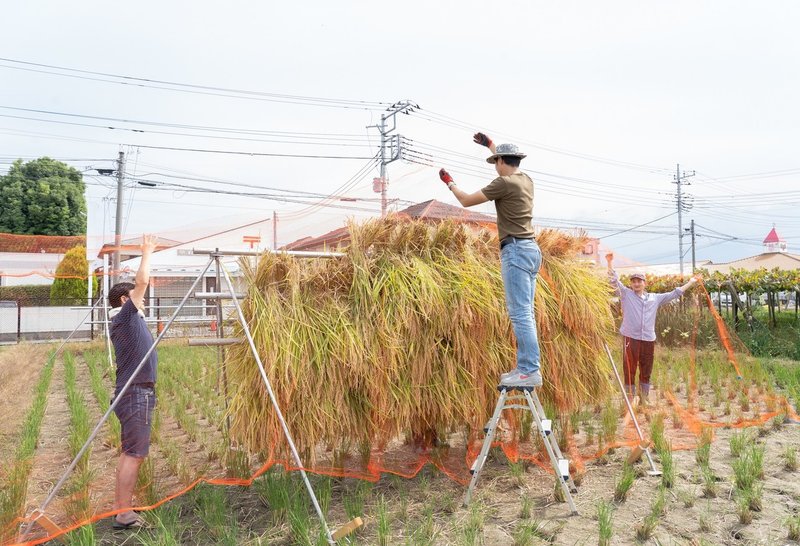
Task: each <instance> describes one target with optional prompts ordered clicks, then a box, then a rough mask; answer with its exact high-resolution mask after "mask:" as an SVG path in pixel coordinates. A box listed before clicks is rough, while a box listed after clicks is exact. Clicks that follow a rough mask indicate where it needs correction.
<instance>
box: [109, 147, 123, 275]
mask: <svg viewBox="0 0 800 546" xmlns="http://www.w3.org/2000/svg"><path fill="white" fill-rule="evenodd" d="M124 183H125V152H122V151H120V152H119V157H118V158H117V223H116V227H115V228H114V262H113V265H112V266H111V269H112V270H113V276H112V278H113V280H114V284H116V283H117V281H119V247H120V246H121V245H122V200H123V198H124V193H125V190H124V187H123V184H124Z"/></svg>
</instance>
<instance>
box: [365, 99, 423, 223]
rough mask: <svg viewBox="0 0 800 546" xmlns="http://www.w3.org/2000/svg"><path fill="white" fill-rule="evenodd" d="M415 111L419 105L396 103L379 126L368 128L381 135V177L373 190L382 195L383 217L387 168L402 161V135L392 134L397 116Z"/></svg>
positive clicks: (383, 116)
mask: <svg viewBox="0 0 800 546" xmlns="http://www.w3.org/2000/svg"><path fill="white" fill-rule="evenodd" d="M414 110H419V105H418V104H414V103H412V102H411V101H408V100H402V101H399V102H396V103H394V104H392V105H391V106H389V108H387V109H386V112H385V113H384V114H382V115H381V122H380V124H378V125H369V126H368V127H367V128H372V127H374V128H376V129H378V132H380V134H381V176H380V178H376V179H375V180H373V184H372V189H373V191H375V192H376V193H378V192H380V194H381V217H384V216H386V210H387V208H388V203H389V199H388V186H389V181H388V180H387V179H386V166H387V165H388V164H389V163H391V162H393V161H397V160H398V159H400V157H401V154H402V137H401V135H399V134H397V135H392V134H390V133H392V132H394V131H395V130H396V129H397V118H396V116H397V114H410V113H411V112H413V111H414ZM390 119H391V121H392V127H391V129H389V128H388V127H387V122H388V121H389V120H390Z"/></svg>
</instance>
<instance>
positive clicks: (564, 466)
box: [558, 459, 569, 480]
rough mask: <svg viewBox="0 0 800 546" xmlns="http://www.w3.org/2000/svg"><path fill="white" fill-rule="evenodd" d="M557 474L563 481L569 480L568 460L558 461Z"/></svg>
mask: <svg viewBox="0 0 800 546" xmlns="http://www.w3.org/2000/svg"><path fill="white" fill-rule="evenodd" d="M558 473H559V474H561V477H562V478H563V479H565V480H568V479H569V459H559V460H558Z"/></svg>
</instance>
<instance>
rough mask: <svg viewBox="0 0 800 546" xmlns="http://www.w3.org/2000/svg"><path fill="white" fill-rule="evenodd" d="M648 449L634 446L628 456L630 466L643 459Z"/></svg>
mask: <svg viewBox="0 0 800 546" xmlns="http://www.w3.org/2000/svg"><path fill="white" fill-rule="evenodd" d="M646 447H647V446H634V447H633V448H631V453H630V455H628V464H633V463H635V462H637V461H638V460H639V459H641V458H642V455H643V454H644V450H645V449H646Z"/></svg>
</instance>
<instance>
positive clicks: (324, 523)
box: [222, 267, 336, 544]
mask: <svg viewBox="0 0 800 546" xmlns="http://www.w3.org/2000/svg"><path fill="white" fill-rule="evenodd" d="M222 274H223V275H224V277H225V282H226V283H227V285H228V289H229V290H230V291H231V299H232V300H233V305H234V306H235V307H236V312H237V314H238V315H239V322H240V323H241V325H242V330H244V334H245V336H246V337H247V342H248V344H249V345H250V351H251V352H252V353H253V357H254V358H255V360H256V364H257V365H258V371H259V372H260V373H261V378H262V379H263V380H264V386H265V387H266V389H267V393H268V394H269V398H270V401H271V402H272V407H273V408H274V409H275V413H276V414H277V416H278V420H279V421H280V423H281V428H283V434H284V436H286V441H287V443H288V444H289V449H290V450H291V452H292V457H293V458H294V462H295V464H297V468H298V469H299V471H300V475H301V476H302V477H303V482H304V483H305V486H306V489H307V490H308V496H309V497H311V502H312V504H313V505H314V510H316V512H317V516H318V517H319V520H320V523H322V528H323V529H324V530H325V535H326V537H327V539H328V544H336V541H335V540H334V539H333V535H331V531H330V529H329V528H328V522H327V521H326V520H325V515H324V514H323V513H322V508H320V505H319V502H318V501H317V496H316V494H315V493H314V488H313V487H312V486H311V482H310V481H309V479H308V475H307V474H306V471H305V469H304V468H303V461H302V460H301V459H300V454H299V453H298V452H297V447H296V446H295V445H294V440H293V439H292V435H291V433H290V432H289V427H288V425H287V424H286V421H285V420H284V418H283V412H282V411H281V408H280V405H279V404H278V399H277V398H276V397H275V393H274V392H273V390H272V385H271V384H270V382H269V379H268V378H267V372H266V370H265V369H264V364H263V363H262V362H261V357H260V356H259V354H258V349H256V343H255V341H254V340H253V336H252V334H251V333H250V327H249V326H248V325H247V321H246V320H245V318H244V313H243V312H242V308H241V306H240V305H239V298H237V297H236V290H235V288H234V286H233V282H232V281H231V278H230V276H229V275H228V271H227V269H225V268H224V267H222Z"/></svg>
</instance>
